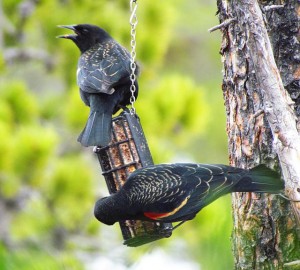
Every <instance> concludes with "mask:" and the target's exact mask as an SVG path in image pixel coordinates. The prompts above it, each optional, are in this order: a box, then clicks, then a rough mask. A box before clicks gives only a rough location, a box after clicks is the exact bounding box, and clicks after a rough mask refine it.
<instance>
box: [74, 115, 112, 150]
mask: <svg viewBox="0 0 300 270" xmlns="http://www.w3.org/2000/svg"><path fill="white" fill-rule="evenodd" d="M111 117H112V116H111V114H109V113H104V112H99V111H91V113H90V115H89V119H88V121H87V123H86V126H85V128H84V130H83V131H82V132H81V134H80V135H79V137H78V139H77V140H78V141H79V142H80V143H81V144H82V145H83V146H86V147H87V146H102V147H103V146H106V145H108V143H109V142H110V140H111V119H112V118H111Z"/></svg>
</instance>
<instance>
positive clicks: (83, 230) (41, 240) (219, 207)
mask: <svg viewBox="0 0 300 270" xmlns="http://www.w3.org/2000/svg"><path fill="white" fill-rule="evenodd" d="M33 2H34V1H33ZM20 3H21V1H4V2H3V3H2V5H3V10H4V14H5V15H6V17H7V19H8V20H9V22H10V24H11V25H12V27H9V26H8V27H7V28H4V29H5V35H4V50H3V52H1V53H0V82H1V84H0V137H1V140H0V150H1V155H0V186H1V189H0V200H1V202H2V201H3V202H13V203H15V205H19V206H15V207H13V208H12V209H10V208H7V209H5V211H4V213H2V214H3V215H2V216H1V218H3V219H7V224H8V228H6V229H7V231H9V235H1V230H0V243H1V241H2V239H6V240H5V241H3V245H2V246H0V269H51V270H52V269H83V266H82V264H81V262H79V261H77V259H76V254H77V251H78V250H80V249H82V245H81V244H82V243H79V244H78V243H77V242H76V241H74V240H73V237H74V236H75V235H76V236H78V235H80V236H82V237H85V239H86V241H87V243H88V244H87V248H86V249H87V250H92V249H93V243H94V242H95V240H94V238H96V237H99V232H98V230H99V228H102V227H101V225H100V224H99V223H98V222H97V221H96V220H95V219H94V218H93V214H92V211H93V206H94V202H95V200H96V198H95V197H96V196H95V194H97V193H98V191H100V192H101V194H104V193H107V191H106V188H104V187H103V186H101V189H100V187H99V186H98V184H99V179H98V178H99V176H100V172H99V169H98V168H99V165H98V164H97V162H96V161H95V160H93V159H92V157H91V156H92V151H91V149H88V150H87V151H85V149H83V148H82V147H81V146H80V145H79V144H78V143H77V142H76V137H77V136H78V134H79V132H80V131H81V130H82V129H83V127H84V124H85V122H86V119H87V115H88V107H86V106H85V105H84V104H83V103H82V101H81V100H80V97H79V93H78V87H77V85H76V78H75V74H76V68H77V59H78V56H79V50H78V49H77V48H76V47H75V46H74V44H72V42H71V41H68V40H62V39H56V38H55V37H56V36H57V35H60V34H63V33H67V32H68V30H67V29H60V28H58V27H56V26H57V25H67V24H75V23H93V24H97V25H99V26H101V27H103V28H104V29H106V30H107V31H109V32H110V33H111V35H112V36H113V37H114V38H115V39H116V40H117V41H119V42H120V43H121V44H123V45H124V46H125V47H127V48H130V25H129V1H127V0H120V1H103V0H100V1H94V0H85V1H83V0H76V1H58V0H55V1H52V0H44V1H35V2H34V3H36V6H35V8H34V9H33V10H32V12H31V13H29V15H28V16H27V17H26V16H25V17H24V16H23V17H22V16H21V14H20ZM22 3H23V2H22ZM24 3H25V2H24ZM199 5H201V7H199ZM195 6H196V7H197V8H195ZM198 7H199V8H198ZM201 10H202V11H203V12H202V13H200V12H201ZM198 12H199V15H198ZM214 12H215V8H214V7H211V6H210V5H209V4H200V3H198V1H196V0H192V1H189V2H186V1H183V0H174V1H173V2H172V3H171V2H169V1H151V0H143V1H141V2H139V8H138V19H139V23H138V28H137V59H138V62H139V64H140V67H141V75H140V78H139V84H140V93H139V98H138V100H137V102H136V104H135V107H136V109H137V113H138V115H139V117H140V119H141V122H142V125H143V128H144V131H145V134H146V137H147V140H148V143H149V145H150V149H151V152H152V155H153V157H154V160H155V162H156V163H161V162H172V161H173V160H179V161H184V160H185V159H188V160H189V161H190V160H196V161H197V162H215V163H221V162H226V138H225V135H224V134H225V125H224V109H223V101H222V94H221V91H220V89H219V88H220V87H219V85H220V84H221V78H220V74H219V73H220V68H216V66H215V65H216V63H217V62H218V61H219V57H218V55H217V51H218V46H219V45H218V41H216V40H214V41H213V43H210V40H211V39H213V38H212V36H208V34H207V31H206V30H207V28H208V26H211V25H214V24H215V22H214V19H213V14H214ZM23 15H24V14H23ZM198 20H199V23H197V21H198ZM203 22H204V23H203ZM187 23H189V24H191V25H192V28H191V27H188V26H187ZM8 48H14V49H20V50H25V51H26V50H28V49H29V48H30V49H34V50H36V51H37V52H39V53H40V54H39V55H42V56H43V57H42V58H40V57H35V55H34V56H33V58H32V59H26V58H19V59H17V60H15V61H11V62H9V63H8V62H5V60H4V59H5V58H4V55H5V52H6V49H8ZM200 53H201V54H200ZM37 54H38V53H37ZM211 56H214V57H215V58H214V59H213V60H212V59H211V58H210V57H211ZM41 59H42V60H41ZM217 78H220V79H217ZM199 81H201V84H200V83H199ZM95 180H96V181H95ZM104 189H105V190H104ZM24 192H25V193H26V192H29V193H28V194H29V195H28V196H27V197H26V196H25V197H26V198H25V199H24V198H23V197H22V196H23V195H22V194H23V193H24ZM26 194H27V193H26ZM223 202H225V203H223ZM20 204H21V206H20ZM13 205H14V204H13ZM228 205H229V203H228V200H227V201H226V200H225V201H224V200H223V201H221V203H218V202H217V203H215V204H214V205H213V206H212V207H209V209H205V210H204V211H203V213H201V215H200V216H199V217H198V218H197V219H196V220H195V221H191V222H187V223H186V224H185V225H183V226H182V227H181V229H178V231H176V232H174V236H172V238H170V239H166V240H161V241H159V242H157V243H153V244H152V245H150V247H155V246H157V245H163V246H164V247H165V248H168V245H172V243H173V238H176V237H183V238H184V239H185V241H186V242H187V243H188V246H189V247H190V254H191V255H193V258H194V259H195V260H198V261H199V264H200V265H203V266H205V269H217V266H216V264H214V262H217V261H218V260H217V259H215V258H217V257H216V255H214V254H218V256H219V257H218V259H219V260H222V262H223V264H222V265H223V266H226V267H227V268H228V269H229V268H231V267H230V265H231V264H232V260H231V259H230V258H229V259H228V257H229V247H228V245H229V240H228V233H229V227H230V218H229V217H228V216H229V214H228V212H229V211H228ZM226 207H227V208H226ZM0 210H1V209H0ZM225 212H226V215H225V214H223V213H225ZM219 213H222V215H220V214H219ZM20 224H21V225H22V226H20ZM116 228H117V230H118V232H117V231H114V232H115V234H117V235H118V237H115V238H116V239H118V242H117V243H116V244H115V245H121V240H120V239H119V236H120V232H119V228H118V227H117V226H116ZM184 228H185V229H184ZM109 229H111V228H109ZM111 230H113V229H111ZM179 230H181V231H180V233H178V232H179ZM223 230H224V231H227V233H224V232H223ZM59 232H61V234H60V233H59ZM181 232H182V233H181ZM57 235H58V236H57ZM91 235H92V237H91ZM224 235H225V238H224ZM101 237H102V235H101ZM111 238H112V237H111V235H110V237H109V239H111ZM58 240H59V241H58ZM58 242H59V243H58ZM4 243H12V244H13V245H12V246H13V247H15V248H13V249H12V251H11V252H8V247H9V245H6V244H4ZM216 243H217V244H216ZM220 243H221V244H220ZM223 243H224V244H223ZM102 245H103V244H102V238H101V240H100V241H99V246H97V247H96V250H97V252H101V250H104V249H102V248H103V246H102ZM100 247H101V248H100ZM58 250H59V252H58ZM147 250H149V246H145V247H142V248H141V249H139V251H140V254H139V255H142V253H144V252H146V251H147ZM135 252H136V249H135V250H134V249H132V250H129V249H126V254H128V253H135ZM124 253H125V252H124ZM136 254H138V252H136ZM126 256H127V255H126ZM128 257H131V258H135V259H136V258H137V255H136V256H134V255H133V256H132V254H131V255H130V256H128ZM124 260H130V259H128V258H125V259H124ZM210 261H213V262H212V263H211V264H210V263H209V262H210ZM128 264H129V263H128Z"/></svg>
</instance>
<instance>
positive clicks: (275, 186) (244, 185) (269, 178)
mask: <svg viewBox="0 0 300 270" xmlns="http://www.w3.org/2000/svg"><path fill="white" fill-rule="evenodd" d="M234 189H235V190H234V191H236V192H266V193H279V192H280V191H282V190H283V189H284V181H283V180H282V179H281V178H280V176H279V174H278V173H277V172H276V171H274V170H271V169H269V168H268V167H266V166H265V165H263V164H261V165H258V166H256V167H254V168H253V169H251V170H249V173H248V174H246V175H245V176H244V177H243V179H242V180H241V181H239V183H238V185H236V186H235V187H234Z"/></svg>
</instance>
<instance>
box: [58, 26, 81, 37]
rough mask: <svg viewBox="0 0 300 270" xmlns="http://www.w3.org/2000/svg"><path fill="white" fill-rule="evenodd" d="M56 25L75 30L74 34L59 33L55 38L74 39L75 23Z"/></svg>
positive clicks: (75, 35)
mask: <svg viewBox="0 0 300 270" xmlns="http://www.w3.org/2000/svg"><path fill="white" fill-rule="evenodd" d="M57 27H59V28H66V29H70V30H72V31H74V32H75V34H71V35H60V36H57V38H67V39H75V38H76V37H77V33H76V25H58V26H57Z"/></svg>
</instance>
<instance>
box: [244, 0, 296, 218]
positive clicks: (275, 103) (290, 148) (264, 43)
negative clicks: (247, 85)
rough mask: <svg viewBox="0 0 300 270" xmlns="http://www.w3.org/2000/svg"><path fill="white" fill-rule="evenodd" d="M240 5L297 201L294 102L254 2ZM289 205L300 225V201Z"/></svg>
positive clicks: (278, 147)
mask: <svg viewBox="0 0 300 270" xmlns="http://www.w3.org/2000/svg"><path fill="white" fill-rule="evenodd" d="M240 5H241V6H243V8H242V9H241V10H248V13H247V16H245V14H243V13H240V14H238V17H239V18H238V21H239V23H240V25H242V26H243V27H245V29H247V30H248V31H245V32H249V33H250V36H249V38H248V39H249V44H248V45H249V51H250V54H251V58H252V60H253V63H254V68H255V73H256V78H257V80H258V82H259V84H260V88H261V91H262V96H263V103H264V110H265V114H266V117H267V120H268V122H269V125H270V128H271V130H272V134H273V138H274V146H275V149H276V152H277V155H278V157H279V161H280V164H281V169H282V173H283V177H284V179H285V183H286V184H285V186H286V193H287V195H288V196H289V198H291V199H292V200H300V136H299V133H298V131H297V127H296V119H297V118H296V115H295V113H294V111H293V110H292V109H291V106H290V104H292V103H293V102H292V100H291V98H290V96H289V94H288V93H287V91H286V90H285V89H284V86H283V83H282V80H281V77H280V73H279V71H278V68H277V66H276V63H275V59H274V55H273V50H272V47H271V43H270V40H269V36H268V33H267V30H266V27H265V24H264V21H263V16H262V12H261V10H260V8H259V5H258V3H257V1H256V0H241V1H240ZM292 204H293V209H294V212H295V215H296V217H297V220H298V222H299V224H300V203H299V202H293V203H292Z"/></svg>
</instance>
